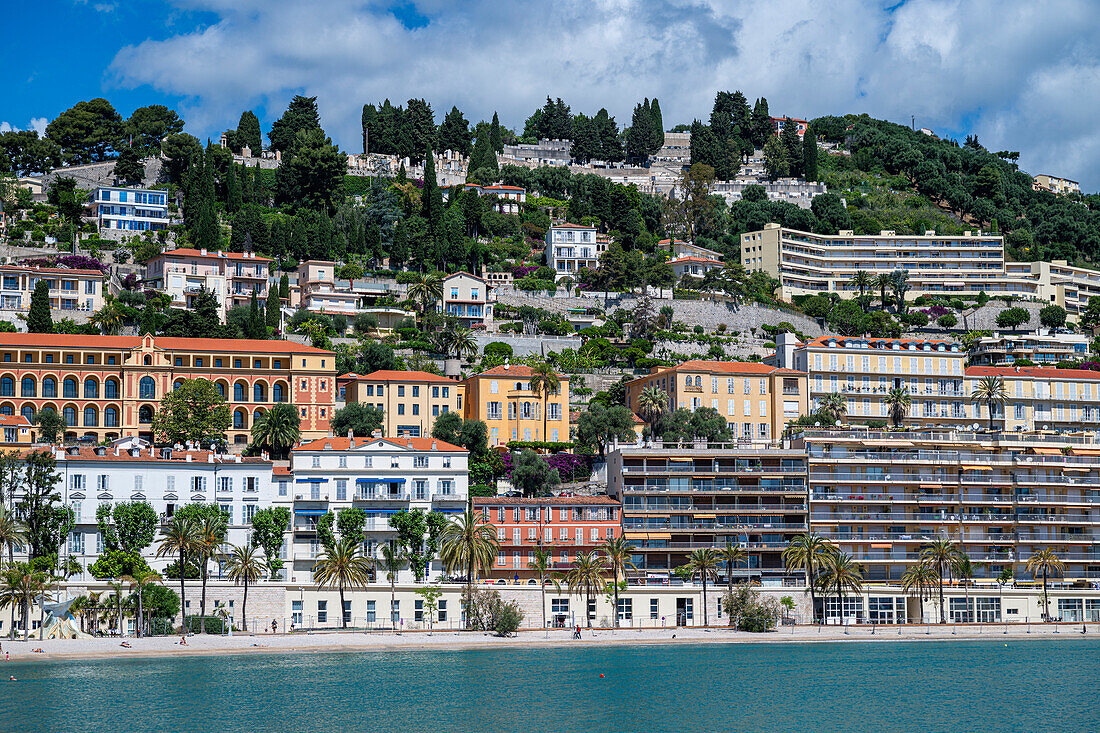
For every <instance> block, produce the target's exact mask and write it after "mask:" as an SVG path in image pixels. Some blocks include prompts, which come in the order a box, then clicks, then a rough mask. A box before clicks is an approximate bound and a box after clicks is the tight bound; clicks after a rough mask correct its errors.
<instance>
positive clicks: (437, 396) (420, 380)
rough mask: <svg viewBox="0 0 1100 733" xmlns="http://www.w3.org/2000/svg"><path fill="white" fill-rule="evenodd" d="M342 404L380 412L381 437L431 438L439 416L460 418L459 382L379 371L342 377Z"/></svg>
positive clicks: (411, 373) (414, 373) (411, 372)
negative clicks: (372, 408) (451, 414)
mask: <svg viewBox="0 0 1100 733" xmlns="http://www.w3.org/2000/svg"><path fill="white" fill-rule="evenodd" d="M340 383H341V384H342V385H343V386H344V395H343V398H344V402H345V403H351V402H360V403H362V404H366V405H373V406H375V407H377V408H378V409H380V410H382V414H383V423H382V432H383V434H384V435H394V436H397V437H402V436H404V437H410V438H420V437H427V436H429V435H431V434H432V427H434V426H435V420H436V418H437V417H439V416H440V415H446V414H447V413H448V412H455V413H458V414H459V415H461V414H462V395H463V385H462V382H458V381H455V380H454V379H448V378H447V377H442V376H440V375H438V374H432V373H431V372H417V371H406V372H402V371H393V370H386V369H383V370H379V371H376V372H371V373H370V374H362V375H360V374H354V375H353V374H345V375H341V377H340Z"/></svg>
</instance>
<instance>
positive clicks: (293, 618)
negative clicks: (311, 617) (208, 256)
mask: <svg viewBox="0 0 1100 733" xmlns="http://www.w3.org/2000/svg"><path fill="white" fill-rule="evenodd" d="M290 623H292V624H294V625H295V626H297V627H298V628H301V626H302V601H291V602H290Z"/></svg>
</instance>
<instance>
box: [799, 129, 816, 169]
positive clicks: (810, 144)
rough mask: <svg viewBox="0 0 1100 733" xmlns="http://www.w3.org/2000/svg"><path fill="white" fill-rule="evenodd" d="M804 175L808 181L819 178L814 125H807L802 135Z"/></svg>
mask: <svg viewBox="0 0 1100 733" xmlns="http://www.w3.org/2000/svg"><path fill="white" fill-rule="evenodd" d="M802 176H803V177H804V178H805V179H806V180H807V181H816V180H817V135H816V134H815V133H814V127H813V125H807V126H806V134H805V135H803V136H802Z"/></svg>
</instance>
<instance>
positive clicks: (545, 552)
mask: <svg viewBox="0 0 1100 733" xmlns="http://www.w3.org/2000/svg"><path fill="white" fill-rule="evenodd" d="M494 117H495V115H494ZM0 526H2V525H0ZM553 567H554V553H553V551H552V550H549V549H547V548H545V547H543V546H542V545H541V544H540V545H539V546H538V547H536V548H535V549H534V551H533V553H532V559H531V560H530V561H529V562H528V563H527V569H528V570H531V571H533V572H534V573H535V575H537V576H538V577H539V591H540V593H541V595H542V628H544V629H545V628H546V576H547V575H548V574H549V573H550V570H551V569H552V568H553ZM615 605H616V606H617V605H618V603H617V602H616V604H615Z"/></svg>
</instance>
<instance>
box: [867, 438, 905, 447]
mask: <svg viewBox="0 0 1100 733" xmlns="http://www.w3.org/2000/svg"><path fill="white" fill-rule="evenodd" d="M860 445H866V446H876V445H878V446H885V447H888V448H912V447H913V443H912V442H910V441H908V440H886V439H882V440H861V441H860Z"/></svg>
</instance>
